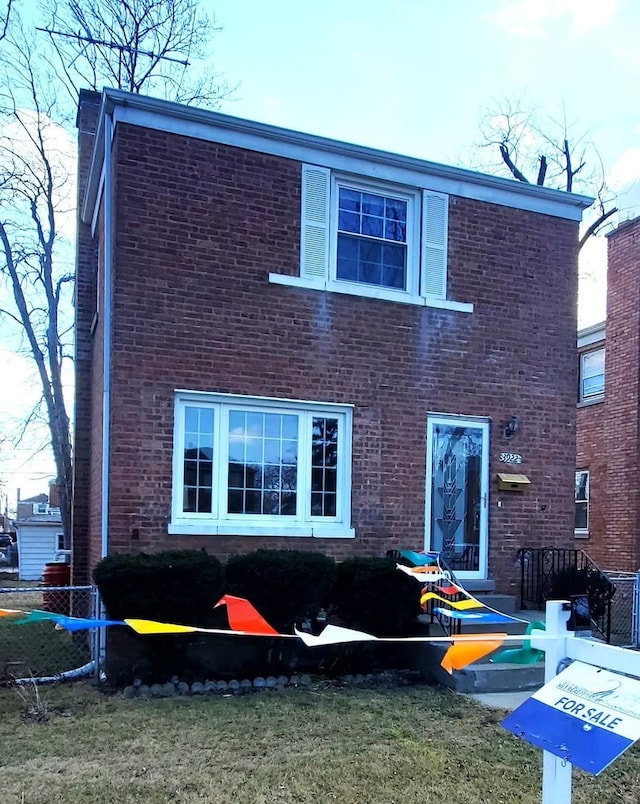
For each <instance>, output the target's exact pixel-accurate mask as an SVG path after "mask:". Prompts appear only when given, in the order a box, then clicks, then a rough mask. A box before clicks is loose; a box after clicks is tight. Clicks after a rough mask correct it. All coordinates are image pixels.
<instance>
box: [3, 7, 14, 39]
mask: <svg viewBox="0 0 640 804" xmlns="http://www.w3.org/2000/svg"><path fill="white" fill-rule="evenodd" d="M12 5H13V0H7V7H6V9H5V12H4V14H2V15H0V41H2V40H3V39H4V38H5V37H6V35H7V32H8V30H9V21H10V19H11V6H12Z"/></svg>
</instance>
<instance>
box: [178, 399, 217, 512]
mask: <svg viewBox="0 0 640 804" xmlns="http://www.w3.org/2000/svg"><path fill="white" fill-rule="evenodd" d="M184 431H185V442H184V457H183V478H182V480H183V484H184V491H183V501H182V506H183V507H182V510H183V511H185V512H188V513H211V510H212V508H211V503H212V491H213V462H212V461H213V409H212V408H206V407H198V406H196V405H187V406H185V408H184Z"/></svg>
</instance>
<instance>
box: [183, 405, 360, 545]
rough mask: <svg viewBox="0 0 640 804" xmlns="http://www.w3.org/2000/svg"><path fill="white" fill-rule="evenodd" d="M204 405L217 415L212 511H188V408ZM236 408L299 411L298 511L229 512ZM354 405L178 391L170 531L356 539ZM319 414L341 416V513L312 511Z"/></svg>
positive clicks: (338, 491)
mask: <svg viewBox="0 0 640 804" xmlns="http://www.w3.org/2000/svg"><path fill="white" fill-rule="evenodd" d="M198 406H203V407H206V408H207V409H209V410H210V411H211V413H212V415H213V439H212V447H213V467H212V468H213V482H212V485H211V511H210V512H195V511H184V510H183V496H184V483H183V474H184V444H185V431H184V411H185V409H186V408H187V407H198ZM234 408H240V409H241V410H244V411H246V410H249V411H251V410H254V411H256V412H260V413H263V412H265V411H269V410H270V411H273V412H274V413H279V414H283V415H289V416H291V415H295V416H296V418H297V422H298V435H297V455H298V461H297V476H298V483H297V492H296V512H295V513H294V514H293V515H287V516H285V515H275V514H274V515H272V516H271V515H266V514H249V513H244V514H242V513H238V514H236V513H229V512H228V511H227V494H228V490H229V486H228V481H229V479H228V475H227V472H226V467H227V466H228V464H229V438H228V435H229V432H230V424H229V415H230V411H231V410H233V409H234ZM352 412H353V405H344V404H337V403H322V402H316V401H314V402H305V401H300V400H289V399H273V398H265V397H251V396H241V395H237V394H221V393H217V392H198V391H195V392H189V391H176V392H175V404H174V428H173V460H172V472H173V475H172V478H173V482H172V507H171V511H172V514H171V521H170V523H169V525H168V532H169V533H170V534H203V535H230V536H231V535H238V536H244V535H247V536H261V535H262V536H276V537H277V536H316V537H323V538H352V537H353V536H355V531H354V530H353V529H352V528H351V527H350V520H351V438H352V427H353V424H352ZM316 416H321V417H328V418H332V417H335V418H336V419H338V421H339V434H338V439H339V440H338V449H339V453H338V455H339V461H338V466H337V467H336V513H335V516H331V517H322V516H312V515H311V467H312V461H311V428H312V420H313V418H314V417H316Z"/></svg>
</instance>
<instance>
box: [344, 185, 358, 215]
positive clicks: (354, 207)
mask: <svg viewBox="0 0 640 804" xmlns="http://www.w3.org/2000/svg"><path fill="white" fill-rule="evenodd" d="M361 200H362V193H361V192H360V191H359V190H348V189H347V188H346V187H341V188H340V193H339V206H340V209H347V210H351V211H352V212H360V205H361Z"/></svg>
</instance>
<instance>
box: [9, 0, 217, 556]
mask: <svg viewBox="0 0 640 804" xmlns="http://www.w3.org/2000/svg"><path fill="white" fill-rule="evenodd" d="M197 9H198V6H197V2H196V0H65V2H64V3H60V5H57V6H56V5H51V6H49V12H50V14H51V17H50V22H51V23H52V24H56V25H58V28H59V33H57V34H54V33H53V30H54V29H53V28H52V27H50V28H49V29H48V30H49V31H50V33H49V38H50V40H51V42H52V43H53V45H54V48H53V49H52V51H51V52H50V53H47V51H46V49H45V48H43V47H42V41H40V42H38V44H37V46H36V45H35V44H34V42H33V40H32V39H31V38H30V36H28V35H27V34H25V31H24V29H23V27H22V24H21V21H20V18H19V17H18V15H17V14H16V13H15V9H13V10H12V9H11V2H10V0H9V2H8V6H7V17H6V25H5V31H4V34H3V36H0V77H1V79H3V80H0V324H1V325H2V327H3V328H5V329H6V328H7V327H13V329H14V333H13V335H12V338H13V341H12V342H13V343H19V345H20V346H21V347H22V351H23V352H24V353H25V354H27V355H29V356H30V358H31V359H32V361H33V364H34V366H35V368H36V371H37V376H38V381H39V382H38V387H39V390H40V391H41V394H42V396H41V403H40V405H39V406H38V409H37V410H36V411H32V413H31V414H30V415H29V416H27V417H26V420H25V425H24V428H25V429H28V427H29V425H30V423H31V422H32V421H35V420H37V419H38V418H39V417H40V418H45V419H46V422H47V425H48V431H49V435H50V445H51V449H52V452H53V457H54V461H55V466H56V471H57V482H58V484H59V486H60V509H61V515H62V523H63V529H64V532H65V537H66V538H67V540H69V539H70V535H71V496H72V452H71V436H70V421H69V415H68V412H67V406H66V402H65V395H64V374H65V368H66V366H67V364H68V363H69V362H70V361H71V359H72V358H71V353H72V348H71V347H72V343H71V341H72V336H73V333H72V305H71V297H72V290H73V262H74V260H73V247H72V239H73V237H74V233H73V231H71V230H69V231H66V223H67V221H68V219H69V214H71V217H72V218H73V217H74V215H73V213H74V202H75V192H74V188H73V187H72V186H71V184H72V177H73V176H75V158H74V150H73V147H72V146H71V142H72V140H71V136H70V134H69V131H68V123H69V119H70V118H71V112H72V110H71V109H69V114H67V113H66V111H65V110H66V109H67V108H69V104H68V103H67V104H66V105H65V103H64V102H63V100H62V99H63V98H64V96H65V90H66V91H71V92H75V90H76V89H77V88H79V87H80V86H82V85H85V86H86V85H88V86H89V87H92V88H96V89H97V88H101V84H102V83H108V84H110V85H112V86H114V85H115V86H117V87H119V88H123V89H127V90H131V91H134V92H147V93H151V94H154V93H155V94H161V95H163V96H165V97H171V98H172V99H174V100H181V101H183V102H184V101H186V100H198V101H200V102H208V103H210V104H211V103H216V102H217V101H218V100H219V98H220V97H221V95H222V90H221V88H220V85H219V84H216V83H215V82H214V81H213V79H212V78H211V76H210V75H209V76H208V77H207V73H206V72H205V73H198V74H197V75H196V78H195V81H194V82H191V83H189V82H190V80H191V72H188V69H189V70H190V67H189V65H190V64H191V61H192V60H194V59H195V58H197V57H198V56H199V55H202V54H203V53H204V49H205V47H206V45H207V44H208V43H209V42H210V39H211V36H212V35H213V33H214V31H215V28H214V27H213V24H212V23H211V22H210V21H209V20H208V19H207V18H206V17H205V16H203V15H200V14H198V13H197ZM9 11H11V19H9ZM3 24H4V22H2V21H0V33H2V25H3ZM78 30H80V36H76V35H75V34H76V33H77V31H78ZM65 32H66V33H65ZM41 36H42V35H41ZM58 62H59V63H58ZM61 73H62V75H61ZM73 100H74V103H75V100H76V98H75V97H74V98H73ZM5 291H6V292H5Z"/></svg>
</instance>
